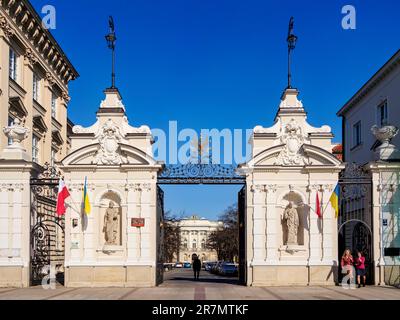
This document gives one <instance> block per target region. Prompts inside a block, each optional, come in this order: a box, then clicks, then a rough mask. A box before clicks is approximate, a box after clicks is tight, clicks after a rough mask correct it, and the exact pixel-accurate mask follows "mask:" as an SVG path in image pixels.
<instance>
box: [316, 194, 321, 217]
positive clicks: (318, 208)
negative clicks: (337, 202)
mask: <svg viewBox="0 0 400 320" xmlns="http://www.w3.org/2000/svg"><path fill="white" fill-rule="evenodd" d="M315 213H316V214H317V216H318V218H320V219H321V218H322V211H321V202H320V201H319V192H317V200H316V202H315Z"/></svg>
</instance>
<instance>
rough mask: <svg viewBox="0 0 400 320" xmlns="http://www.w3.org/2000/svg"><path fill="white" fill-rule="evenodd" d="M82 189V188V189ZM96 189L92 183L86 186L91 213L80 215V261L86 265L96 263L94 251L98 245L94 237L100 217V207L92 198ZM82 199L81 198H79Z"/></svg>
mask: <svg viewBox="0 0 400 320" xmlns="http://www.w3.org/2000/svg"><path fill="white" fill-rule="evenodd" d="M82 188H83V187H82ZM95 189H96V186H95V185H94V184H93V183H89V184H88V185H87V192H88V196H89V200H90V204H91V209H92V210H91V212H90V214H88V215H87V214H86V213H82V216H83V226H84V228H83V238H82V240H83V243H82V248H83V250H82V252H81V253H82V256H81V258H82V261H85V262H87V263H94V262H95V261H96V250H97V249H98V248H97V246H96V245H97V243H98V241H99V240H98V238H97V239H95V236H96V235H97V232H95V228H98V229H100V228H99V226H98V223H100V221H99V217H100V210H101V205H100V203H99V204H96V203H95V202H94V200H95V197H94V194H93V193H94V192H93V191H94V190H95ZM81 197H82V196H81Z"/></svg>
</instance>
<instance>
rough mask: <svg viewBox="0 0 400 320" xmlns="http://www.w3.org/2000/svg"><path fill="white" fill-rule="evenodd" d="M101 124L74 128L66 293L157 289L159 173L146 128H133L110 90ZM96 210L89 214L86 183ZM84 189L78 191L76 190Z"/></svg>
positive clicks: (68, 176) (68, 174)
mask: <svg viewBox="0 0 400 320" xmlns="http://www.w3.org/2000/svg"><path fill="white" fill-rule="evenodd" d="M105 94H106V98H105V100H104V101H102V103H101V105H100V108H99V110H98V112H97V122H96V123H95V124H94V125H93V126H91V127H89V128H83V127H81V126H75V127H74V128H73V132H74V134H73V135H72V136H71V153H70V154H69V155H68V156H67V157H66V158H65V159H64V160H63V161H62V163H61V166H60V169H61V170H62V171H63V173H64V176H65V183H66V185H67V187H71V189H72V190H73V191H72V194H71V198H70V199H68V200H67V202H68V201H70V202H71V204H72V202H74V203H77V205H75V206H74V205H70V206H69V207H68V210H67V213H66V221H67V227H66V232H67V235H66V243H65V249H66V255H65V256H66V263H65V264H66V277H65V279H66V283H65V285H66V286H67V287H87V286H89V287H123V286H125V287H126V286H129V287H130V286H132V287H151V286H155V285H156V279H157V255H156V250H157V248H158V245H159V243H158V242H159V238H158V237H157V234H159V228H160V226H159V223H158V220H157V219H158V216H157V207H156V202H157V197H156V184H157V173H158V172H159V171H160V170H161V168H162V164H161V163H158V162H157V161H155V160H154V159H153V157H152V151H151V150H152V147H151V144H152V134H151V131H150V129H149V128H148V127H147V126H142V127H139V128H136V127H132V126H130V125H129V123H128V120H127V117H126V115H125V107H124V105H123V104H122V101H121V96H120V94H119V92H118V90H117V89H107V90H106V91H105ZM85 177H86V178H87V187H88V194H89V202H90V204H91V212H90V213H89V214H86V213H85V212H83V210H82V201H83V196H82V190H83V183H84V180H85ZM76 185H79V187H78V188H74V186H76Z"/></svg>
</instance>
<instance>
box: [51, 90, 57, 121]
mask: <svg viewBox="0 0 400 320" xmlns="http://www.w3.org/2000/svg"><path fill="white" fill-rule="evenodd" d="M51 116H52V117H53V118H54V119H55V118H56V116H57V96H56V95H55V94H54V93H52V94H51Z"/></svg>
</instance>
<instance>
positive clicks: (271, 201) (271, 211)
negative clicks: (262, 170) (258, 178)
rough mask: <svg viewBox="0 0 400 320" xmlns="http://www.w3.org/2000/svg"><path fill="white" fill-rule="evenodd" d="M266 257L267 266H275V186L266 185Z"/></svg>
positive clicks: (276, 237)
mask: <svg viewBox="0 0 400 320" xmlns="http://www.w3.org/2000/svg"><path fill="white" fill-rule="evenodd" d="M266 190H267V197H266V198H267V201H266V205H267V214H266V220H267V228H266V236H267V243H266V247H267V257H266V260H267V262H268V263H269V264H275V263H277V262H278V224H277V222H278V220H277V218H278V213H277V212H276V191H277V186H276V185H267V186H266Z"/></svg>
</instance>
